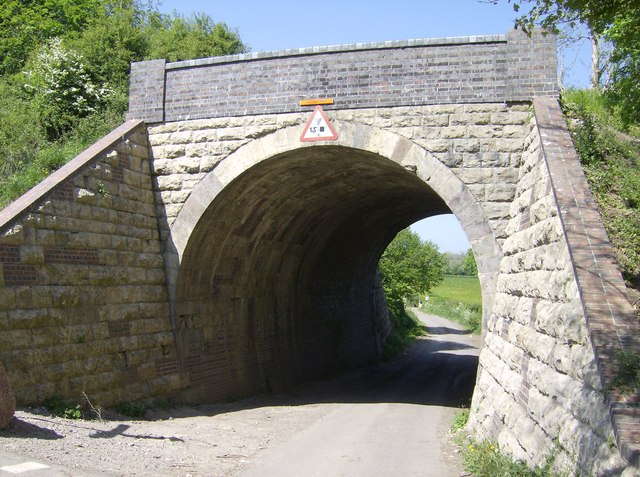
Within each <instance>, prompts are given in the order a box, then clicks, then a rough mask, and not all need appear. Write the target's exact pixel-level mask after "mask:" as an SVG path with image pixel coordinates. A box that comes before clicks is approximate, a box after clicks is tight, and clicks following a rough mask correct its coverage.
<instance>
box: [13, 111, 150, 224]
mask: <svg viewBox="0 0 640 477" xmlns="http://www.w3.org/2000/svg"><path fill="white" fill-rule="evenodd" d="M143 123H144V121H142V120H130V121H126V122H125V123H123V124H121V125H120V126H118V127H117V128H116V129H114V130H113V131H111V132H110V133H109V134H107V135H106V136H104V137H103V138H101V139H99V140H98V141H97V142H95V143H94V144H92V145H91V146H89V147H88V148H87V149H85V150H84V151H82V152H81V153H80V154H78V155H77V156H76V157H74V158H73V159H72V160H71V161H69V162H67V163H66V164H65V165H63V166H62V167H61V168H60V169H58V170H56V171H54V172H52V173H51V174H50V175H48V176H47V177H45V178H44V180H42V181H41V182H40V183H39V184H37V185H36V186H34V187H33V188H31V189H30V190H28V191H27V192H25V193H24V194H22V195H21V196H20V197H18V198H17V199H16V200H14V201H13V202H11V203H10V204H9V205H7V206H6V207H5V208H4V209H2V210H0V230H2V229H4V228H5V227H7V226H8V225H11V223H13V221H14V220H16V219H17V218H19V217H20V216H21V215H22V214H23V213H25V212H26V211H27V210H28V209H29V208H30V207H32V206H34V205H35V204H37V203H38V202H39V201H40V200H42V199H43V198H44V197H45V196H46V195H47V194H49V193H50V192H51V191H52V190H53V189H54V188H55V187H56V186H58V185H59V184H61V183H62V182H64V181H66V180H67V179H69V178H70V177H73V176H75V175H76V174H77V173H78V172H79V171H80V169H82V167H84V166H85V165H86V164H88V163H89V162H91V161H92V160H94V159H95V158H96V157H97V156H99V155H100V154H102V153H103V152H105V151H107V150H108V149H110V148H112V147H113V145H114V144H115V143H116V142H118V141H119V140H121V139H122V138H124V137H125V136H126V135H127V134H129V133H130V132H131V131H133V130H134V129H135V128H137V127H138V126H140V125H141V124H143Z"/></svg>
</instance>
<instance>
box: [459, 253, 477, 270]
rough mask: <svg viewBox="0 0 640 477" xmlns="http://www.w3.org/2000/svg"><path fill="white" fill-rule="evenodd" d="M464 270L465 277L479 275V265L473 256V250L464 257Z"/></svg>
mask: <svg viewBox="0 0 640 477" xmlns="http://www.w3.org/2000/svg"><path fill="white" fill-rule="evenodd" d="M462 270H463V272H464V274H465V275H474V276H475V275H478V265H477V264H476V258H475V257H474V255H473V250H471V249H469V250H468V251H467V254H466V255H465V256H464V261H463V262H462Z"/></svg>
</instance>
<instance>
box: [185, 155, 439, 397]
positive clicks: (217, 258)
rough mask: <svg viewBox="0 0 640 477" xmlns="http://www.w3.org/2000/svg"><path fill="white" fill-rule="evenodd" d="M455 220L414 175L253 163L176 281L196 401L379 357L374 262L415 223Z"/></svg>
mask: <svg viewBox="0 0 640 477" xmlns="http://www.w3.org/2000/svg"><path fill="white" fill-rule="evenodd" d="M448 212H450V210H449V208H448V207H447V205H446V204H445V203H444V201H443V200H442V199H441V198H440V197H439V196H438V195H437V194H436V193H435V192H434V191H433V190H432V189H431V188H430V187H429V186H428V185H427V184H426V183H425V182H424V181H423V180H421V179H420V178H419V177H418V176H417V175H416V174H415V172H413V171H411V170H408V169H405V168H404V167H402V166H401V165H399V164H397V163H396V162H394V161H391V160H389V159H387V158H384V157H381V156H379V155H377V154H374V153H371V152H366V151H362V150H358V149H353V148H349V147H343V146H315V147H305V148H300V149H295V150H293V151H289V152H285V153H282V154H279V155H276V156H274V157H271V158H268V159H266V160H263V161H262V162H259V163H258V164H257V165H254V166H253V167H251V168H249V169H248V170H246V171H245V172H243V173H242V174H240V175H239V176H238V177H236V178H235V179H234V180H233V181H231V182H230V183H229V184H228V185H226V187H224V189H222V190H221V191H220V192H219V193H218V194H217V196H216V197H215V199H214V200H213V201H212V202H211V204H209V205H208V206H207V207H206V209H205V211H204V213H203V215H202V216H201V217H200V219H199V220H198V222H197V225H196V226H195V228H194V229H193V231H192V233H191V235H190V238H189V241H188V244H187V245H186V247H185V250H184V253H183V256H182V261H181V264H180V271H179V275H178V280H177V292H176V301H175V311H176V317H177V328H178V346H179V348H180V350H181V355H182V356H183V361H184V367H185V369H186V372H187V375H188V379H189V383H190V388H189V396H190V399H192V400H197V401H200V402H203V401H207V402H212V401H216V400H221V399H226V398H229V397H239V396H244V395H248V394H252V393H257V392H263V391H268V390H271V391H278V390H280V389H284V388H286V387H288V386H289V385H291V384H293V383H297V382H300V381H304V380H307V379H311V378H315V377H319V376H322V375H324V374H326V373H329V372H332V371H335V370H336V369H340V368H343V367H351V366H356V365H360V364H364V363H366V362H370V361H373V360H375V359H377V358H378V357H379V353H380V351H381V346H382V344H383V341H384V339H385V337H386V335H387V333H388V320H387V316H386V304H385V301H384V294H383V291H382V289H381V285H380V280H379V277H378V275H377V264H378V260H379V258H380V255H381V254H382V252H383V251H384V250H385V248H386V247H387V245H388V244H389V242H390V241H391V240H392V239H393V237H394V236H395V235H396V233H397V232H398V231H400V230H402V229H403V228H405V227H407V226H408V225H410V224H412V223H413V222H415V221H416V220H419V219H421V218H424V217H428V216H432V215H437V214H442V213H448Z"/></svg>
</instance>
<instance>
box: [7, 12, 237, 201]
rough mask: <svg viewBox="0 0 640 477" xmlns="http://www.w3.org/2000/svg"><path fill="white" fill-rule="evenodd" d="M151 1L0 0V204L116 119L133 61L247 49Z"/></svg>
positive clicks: (223, 31) (221, 29)
mask: <svg viewBox="0 0 640 477" xmlns="http://www.w3.org/2000/svg"><path fill="white" fill-rule="evenodd" d="M156 3H157V2H156V1H155V0H150V1H149V2H143V1H142V0H118V1H115V0H30V1H28V2H26V1H19V0H6V1H4V2H1V3H0V207H3V206H5V205H6V204H7V203H8V202H10V201H11V200H13V199H15V198H16V197H18V196H19V195H20V194H22V193H24V192H25V191H26V190H28V189H29V188H30V187H32V186H34V185H35V184H37V183H38V182H39V181H41V180H42V179H43V178H44V177H46V175H47V174H49V173H50V172H51V171H53V170H55V169H57V168H59V167H60V166H61V165H63V164H64V163H65V162H67V161H68V160H70V159H72V158H73V157H74V156H75V155H76V154H77V153H79V152H80V151H81V150H83V149H85V148H86V147H88V146H90V145H91V144H92V143H93V142H95V141H96V140H97V139H99V138H100V137H101V136H103V135H104V134H106V133H107V132H109V131H110V130H112V129H113V128H114V127H115V126H117V125H118V124H120V123H122V121H123V119H124V113H125V112H126V109H127V104H128V83H129V71H130V63H131V62H132V61H141V60H146V59H152V58H167V59H168V60H170V61H173V60H185V59H191V58H194V57H197V56H198V57H199V56H213V55H221V54H234V53H241V52H244V51H245V50H246V48H245V46H244V45H243V43H242V42H241V40H240V37H239V36H238V34H237V33H236V32H233V31H231V30H229V28H228V27H227V26H226V25H225V24H224V23H215V22H213V20H212V19H211V18H209V17H208V16H206V15H204V14H202V15H195V16H192V17H189V18H182V17H180V16H178V15H177V14H172V15H165V14H161V13H160V12H159V11H158V9H157V7H156Z"/></svg>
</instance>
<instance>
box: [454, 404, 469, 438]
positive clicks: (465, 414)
mask: <svg viewBox="0 0 640 477" xmlns="http://www.w3.org/2000/svg"><path fill="white" fill-rule="evenodd" d="M467 422H469V409H463V410H462V411H460V412H458V413H456V415H455V416H453V422H452V424H451V432H452V433H453V434H454V435H455V434H458V432H460V431H461V430H462V429H464V428H465V426H466V425H467Z"/></svg>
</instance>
